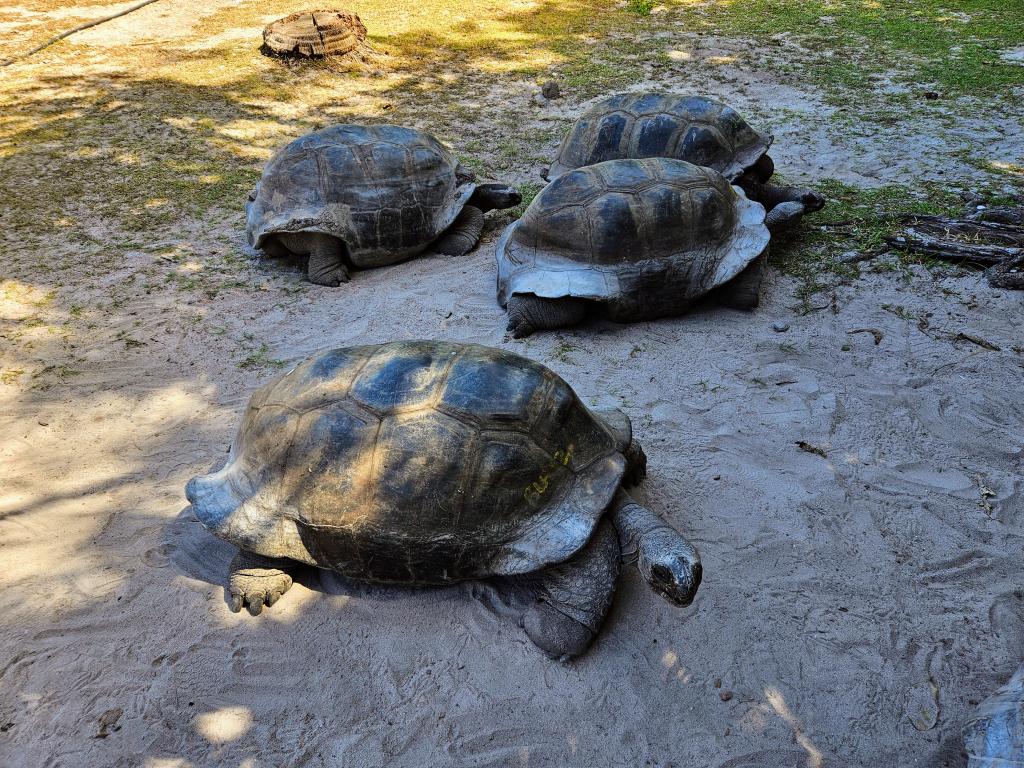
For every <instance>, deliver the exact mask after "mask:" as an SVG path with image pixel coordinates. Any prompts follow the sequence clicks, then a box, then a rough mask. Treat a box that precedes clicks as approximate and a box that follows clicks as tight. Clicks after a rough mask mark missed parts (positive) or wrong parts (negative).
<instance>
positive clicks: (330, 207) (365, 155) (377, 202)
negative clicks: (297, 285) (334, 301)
mask: <svg viewBox="0 0 1024 768" xmlns="http://www.w3.org/2000/svg"><path fill="white" fill-rule="evenodd" d="M519 200H520V196H519V193H518V192H517V191H516V190H515V189H513V188H512V187H508V186H506V185H504V184H476V183H475V182H474V174H473V172H472V171H470V170H469V169H467V168H466V167H464V166H463V165H461V164H460V163H459V161H458V160H456V159H455V158H454V157H453V156H452V154H451V153H450V152H449V151H448V150H447V149H445V148H444V146H442V144H441V143H440V142H439V141H438V140H437V139H435V138H434V137H433V136H430V135H429V134H426V133H423V132H421V131H415V130H412V129H410V128H402V127H400V126H397V125H336V126H333V127H331V128H324V129H323V130H320V131H316V132H315V133H310V134H308V135H306V136H302V137H301V138H298V139H296V140H295V141H293V142H291V143H290V144H288V145H287V146H285V147H284V148H283V149H281V150H279V151H278V152H277V154H275V155H274V156H273V157H272V158H271V159H270V161H269V162H268V163H267V165H266V167H265V168H264V169H263V176H262V178H261V179H260V181H259V184H258V185H257V186H256V189H255V191H254V192H253V193H252V195H250V202H249V204H248V205H247V206H246V219H247V227H246V232H247V234H248V237H249V243H250V245H252V246H253V247H255V248H260V249H262V250H263V251H264V252H265V253H266V254H267V255H269V256H286V255H288V254H289V253H291V254H294V255H297V256H308V257H309V266H308V273H309V279H310V281H312V282H314V283H318V284H319V285H327V286H336V285H339V284H340V283H343V282H347V281H348V279H349V273H348V269H349V267H359V268H367V267H380V266H384V265H387V264H395V263H397V262H399V261H404V260H405V259H409V258H412V257H413V256H416V255H417V254H419V253H422V252H423V251H425V250H427V249H428V248H430V249H432V250H434V251H436V252H437V253H443V254H448V255H452V256H461V255H462V254H464V253H467V252H468V251H470V250H472V249H473V247H474V246H475V245H476V244H477V241H478V240H479V239H480V235H481V233H482V232H483V214H484V213H485V212H486V211H489V210H491V209H493V208H509V207H511V206H514V205H517V204H518V203H519Z"/></svg>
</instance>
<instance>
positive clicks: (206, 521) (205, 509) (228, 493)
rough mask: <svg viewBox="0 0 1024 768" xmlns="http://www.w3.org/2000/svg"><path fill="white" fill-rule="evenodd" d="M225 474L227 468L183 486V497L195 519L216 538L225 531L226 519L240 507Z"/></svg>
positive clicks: (190, 481)
mask: <svg viewBox="0 0 1024 768" xmlns="http://www.w3.org/2000/svg"><path fill="white" fill-rule="evenodd" d="M229 466H230V465H229ZM227 472H228V467H225V468H224V469H222V470H220V471H219V472H213V473H211V474H209V475H199V476H197V477H193V478H192V479H191V480H189V481H188V485H186V486H185V496H186V498H187V499H188V500H189V503H190V504H191V505H192V511H193V512H195V515H196V518H197V519H198V520H199V522H201V523H202V524H203V525H205V526H206V527H207V528H209V529H210V531H212V532H213V533H215V534H217V535H218V536H219V535H221V532H222V531H226V529H227V528H228V526H227V520H228V518H229V517H230V516H231V513H233V512H234V511H235V510H236V509H238V507H239V506H240V505H241V500H240V499H239V498H238V497H237V496H236V495H235V492H234V490H233V489H232V487H231V483H230V482H228V479H227V476H226V474H227Z"/></svg>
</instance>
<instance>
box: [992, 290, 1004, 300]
mask: <svg viewBox="0 0 1024 768" xmlns="http://www.w3.org/2000/svg"><path fill="white" fill-rule="evenodd" d="M1002 295H1003V294H1001V293H1000V292H999V291H992V298H993V299H998V298H1000V297H1001V296H1002Z"/></svg>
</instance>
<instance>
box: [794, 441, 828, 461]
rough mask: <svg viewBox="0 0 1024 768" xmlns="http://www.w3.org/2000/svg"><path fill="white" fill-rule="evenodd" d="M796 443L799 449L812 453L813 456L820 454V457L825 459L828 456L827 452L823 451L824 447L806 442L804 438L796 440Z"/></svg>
mask: <svg viewBox="0 0 1024 768" xmlns="http://www.w3.org/2000/svg"><path fill="white" fill-rule="evenodd" d="M796 445H797V447H798V448H799V449H800V450H801V451H806V452H807V453H813V454H814V455H815V456H821V458H823V459H827V458H828V454H827V453H825V449H824V448H819V447H818V446H816V445H812V444H811V443H808V442H807V441H806V440H798V441H797V443H796Z"/></svg>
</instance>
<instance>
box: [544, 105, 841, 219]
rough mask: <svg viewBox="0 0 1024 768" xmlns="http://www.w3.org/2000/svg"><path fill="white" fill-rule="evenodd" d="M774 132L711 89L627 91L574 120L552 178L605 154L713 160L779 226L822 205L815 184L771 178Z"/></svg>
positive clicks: (600, 159) (713, 165) (608, 157)
mask: <svg viewBox="0 0 1024 768" xmlns="http://www.w3.org/2000/svg"><path fill="white" fill-rule="evenodd" d="M773 141H774V139H773V137H772V136H771V135H769V134H765V133H761V132H759V131H756V130H754V129H753V128H752V127H751V126H750V125H749V124H748V123H747V121H746V120H744V119H743V118H742V117H741V116H740V115H739V113H738V112H736V110H734V109H733V108H732V107H729V106H726V105H725V104H722V103H720V102H717V101H715V100H713V99H709V98H707V97H704V96H678V95H671V94H665V93H622V94H619V95H617V96H611V97H609V98H607V99H602V100H601V101H599V102H597V103H596V104H594V105H593V106H592V107H591V108H590V109H588V110H587V111H586V112H585V113H583V115H582V116H581V117H580V118H579V119H578V120H577V121H576V122H575V123H574V124H573V126H572V128H571V129H570V130H569V133H568V134H567V135H566V137H565V139H564V140H563V141H562V145H561V146H560V147H559V149H558V155H557V157H556V158H555V161H554V163H552V164H551V167H550V168H549V169H548V171H547V173H546V178H548V179H550V180H554V179H555V178H557V177H558V176H560V175H562V174H563V173H567V172H568V171H571V170H574V169H576V168H580V167H582V166H585V165H593V164H594V163H600V162H604V161H605V160H619V159H640V158H645V157H672V158H675V159H676V160H685V161H686V162H689V163H694V164H696V165H703V166H707V167H708V168H712V169H714V170H716V171H718V172H719V173H721V174H722V175H723V176H725V177H726V178H727V179H729V181H731V182H733V183H734V184H737V185H738V186H740V187H742V188H743V190H744V192H746V194H747V197H749V198H750V199H751V200H756V201H757V202H759V203H761V204H762V205H763V206H764V207H765V208H766V209H767V210H768V226H769V228H771V229H775V228H779V227H783V226H787V225H789V224H792V223H794V222H795V221H797V220H798V219H799V218H800V217H801V216H802V215H803V214H804V213H808V212H810V211H816V210H818V209H820V208H821V207H822V206H823V205H824V204H825V200H824V198H823V197H822V196H821V195H820V194H818V193H817V192H815V191H814V190H811V189H806V188H802V187H783V186H779V185H776V184H771V183H769V179H770V178H771V176H772V174H773V173H774V172H775V164H774V163H773V162H772V159H771V157H770V156H769V155H768V149H769V147H771V145H772V142H773Z"/></svg>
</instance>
